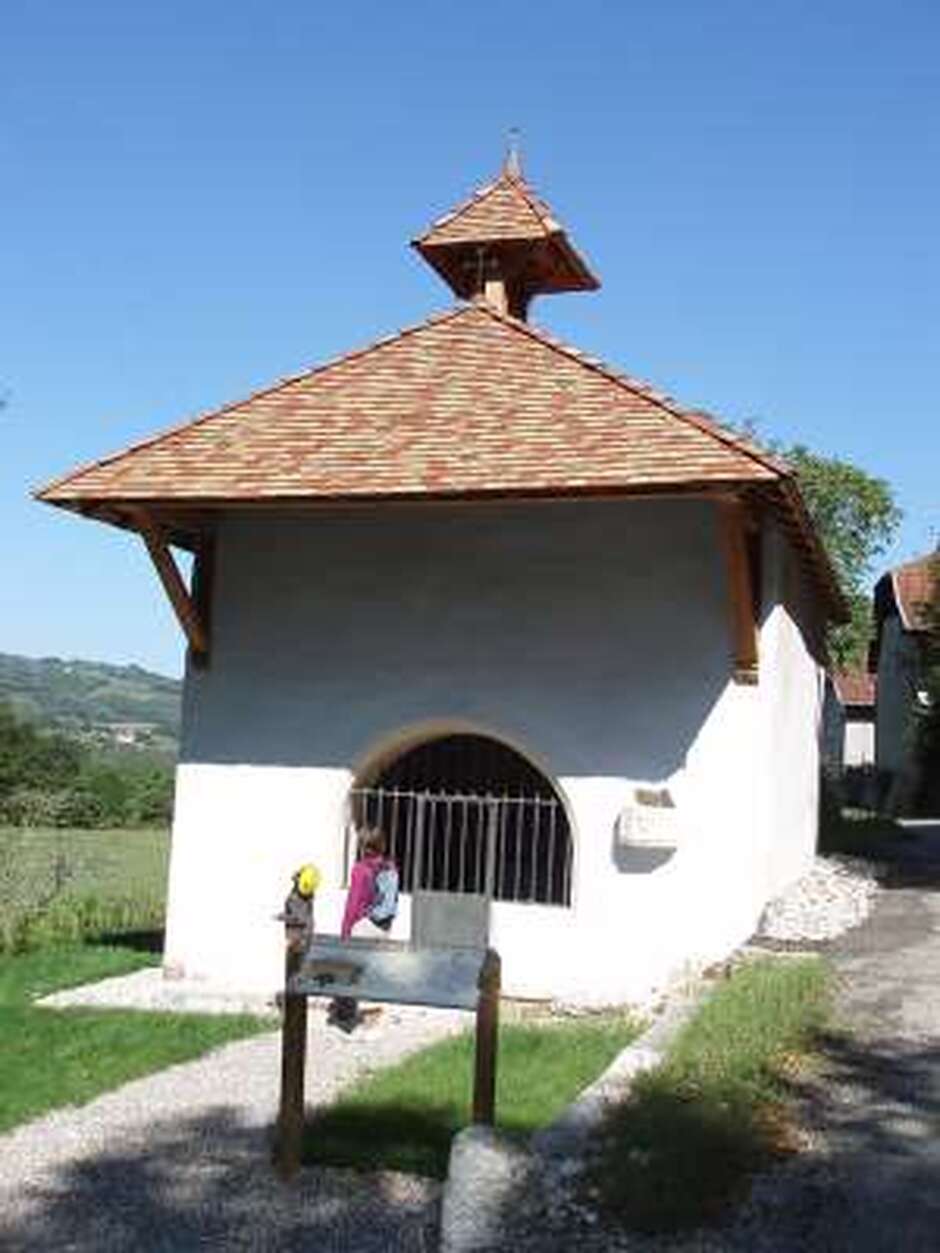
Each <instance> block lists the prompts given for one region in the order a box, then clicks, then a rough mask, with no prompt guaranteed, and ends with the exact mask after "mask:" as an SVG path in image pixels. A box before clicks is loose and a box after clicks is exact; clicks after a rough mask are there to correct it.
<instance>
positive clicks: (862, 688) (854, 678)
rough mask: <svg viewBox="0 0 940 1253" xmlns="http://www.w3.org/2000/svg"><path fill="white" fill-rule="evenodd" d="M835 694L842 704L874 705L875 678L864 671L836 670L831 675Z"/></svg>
mask: <svg viewBox="0 0 940 1253" xmlns="http://www.w3.org/2000/svg"><path fill="white" fill-rule="evenodd" d="M832 682H833V686H834V687H835V689H836V696H837V697H838V698H839V700H840V702H841V703H842V704H843V705H874V703H875V685H876V680H875V676H874V675H873V674H866V673H865V671H863V670H861V671H852V672H849V671H845V670H842V671H837V672H836V673H835V674H833V676H832Z"/></svg>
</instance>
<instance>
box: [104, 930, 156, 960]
mask: <svg viewBox="0 0 940 1253" xmlns="http://www.w3.org/2000/svg"><path fill="white" fill-rule="evenodd" d="M164 935H165V933H164V931H163V929H162V928H160V929H159V930H154V931H107V932H105V933H104V934H102V935H91V936H88V937H87V939H86V943H88V944H108V945H113V946H114V947H115V948H129V949H134V950H135V951H136V952H138V953H160V954H162V952H163V942H164Z"/></svg>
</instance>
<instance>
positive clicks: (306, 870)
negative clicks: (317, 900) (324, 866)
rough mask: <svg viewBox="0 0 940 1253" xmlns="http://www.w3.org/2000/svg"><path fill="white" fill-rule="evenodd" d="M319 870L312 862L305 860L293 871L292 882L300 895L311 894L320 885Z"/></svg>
mask: <svg viewBox="0 0 940 1253" xmlns="http://www.w3.org/2000/svg"><path fill="white" fill-rule="evenodd" d="M320 878H321V876H320V872H319V870H318V869H317V868H316V866H315V865H314V864H313V862H309V861H308V862H306V863H305V864H304V865H303V866H301V867H300V869H299V870H296V871H295V872H294V882H295V883H296V884H297V891H298V892H299V893H300V895H301V896H313V894H314V892H315V891H316V890H317V888H318V887H319V886H320Z"/></svg>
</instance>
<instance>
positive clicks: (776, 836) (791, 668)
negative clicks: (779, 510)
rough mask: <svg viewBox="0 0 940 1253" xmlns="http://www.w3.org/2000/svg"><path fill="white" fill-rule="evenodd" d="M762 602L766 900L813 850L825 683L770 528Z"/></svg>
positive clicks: (785, 552)
mask: <svg viewBox="0 0 940 1253" xmlns="http://www.w3.org/2000/svg"><path fill="white" fill-rule="evenodd" d="M763 600H764V624H763V628H762V630H761V649H760V666H761V670H760V686H759V688H758V691H759V693H760V701H761V718H760V734H761V739H762V745H763V755H764V760H763V766H762V778H763V780H764V787H763V789H762V795H761V801H760V812H759V814H758V818H757V823H758V832H759V836H758V838H759V839H760V841H761V843H762V845H763V847H764V848H765V849H766V858H765V872H766V877H765V879H764V883H763V889H764V894H765V896H766V897H768V898H769V897H771V896H773V895H776V894H777V893H779V892H781V891H783V889H784V888H786V887H787V885H788V884H789V883H791V882H792V881H793V880H794V879H796V878H798V877H799V875H800V874H801V873H802V872H803V870H804V869H805V868H806V867H807V865H808V864H809V861H810V860H811V858H812V856H813V854H814V852H815V848H816V837H817V819H818V810H819V767H820V745H821V739H822V731H823V706H824V699H825V685H826V676H825V673H824V671H823V669H822V667H821V666H820V665H818V664H817V663H816V662H815V661H814V660H813V658H812V656H810V654H809V651H808V649H807V644H806V641H805V639H804V635H803V633H802V632H801V624H805V626H806V627H807V628H808V627H809V626H810V619H811V616H812V615H813V613H814V612H815V609H814V604H813V600H812V594H811V591H810V589H809V588H808V587H807V586H806V584H805V579H804V576H803V575H802V571H801V568H800V566H799V565H798V563H797V561H796V557H795V555H794V553H793V550H792V549H791V548H790V546H789V544H788V543H787V542H786V540H785V538H784V537H783V535H782V534H781V532H779V531H777V530H773V529H770V530H768V531H767V532H766V534H765V540H764V589H763Z"/></svg>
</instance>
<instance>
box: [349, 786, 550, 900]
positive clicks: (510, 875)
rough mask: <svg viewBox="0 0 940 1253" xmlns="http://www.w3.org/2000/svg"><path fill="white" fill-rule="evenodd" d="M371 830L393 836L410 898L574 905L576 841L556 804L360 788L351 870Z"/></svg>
mask: <svg viewBox="0 0 940 1253" xmlns="http://www.w3.org/2000/svg"><path fill="white" fill-rule="evenodd" d="M366 826H375V827H379V828H381V830H382V831H384V832H385V834H386V836H387V837H388V841H389V854H390V856H392V857H393V858H394V859H395V862H396V863H397V865H398V870H399V875H400V879H401V886H402V890H403V891H405V892H413V891H415V890H425V891H437V892H456V893H475V894H478V895H482V896H486V897H489V898H490V899H492V900H500V901H527V902H532V903H538V904H543V905H570V904H571V869H572V846H571V835H570V832H569V829H568V819H567V815H566V814H565V811H564V807H563V806H562V805H561V804H560V803H559V801H557V800H555V799H549V798H547V797H544V796H494V795H487V794H477V793H468V794H460V793H448V792H433V791H428V790H425V791H405V790H401V789H398V788H381V787H376V788H353V789H352V791H351V792H350V794H349V821H348V823H347V831H346V841H347V842H346V857H347V866H348V865H350V864H351V862H352V860H353V858H354V857H355V853H356V850H355V840H356V831H357V830H358V829H361V828H362V827H366Z"/></svg>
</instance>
